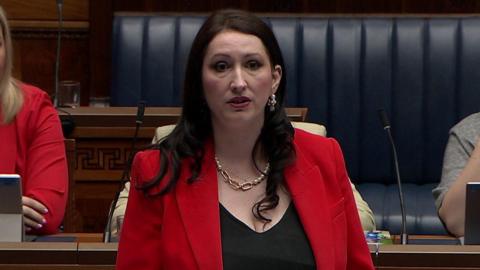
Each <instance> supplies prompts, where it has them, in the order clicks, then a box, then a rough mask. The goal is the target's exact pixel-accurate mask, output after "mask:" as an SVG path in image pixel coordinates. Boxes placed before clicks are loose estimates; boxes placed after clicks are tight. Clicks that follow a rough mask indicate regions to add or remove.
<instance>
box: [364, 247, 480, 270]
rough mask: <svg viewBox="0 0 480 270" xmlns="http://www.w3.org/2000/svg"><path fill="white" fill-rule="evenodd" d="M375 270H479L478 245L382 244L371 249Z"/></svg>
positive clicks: (479, 254)
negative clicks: (376, 248) (376, 249)
mask: <svg viewBox="0 0 480 270" xmlns="http://www.w3.org/2000/svg"><path fill="white" fill-rule="evenodd" d="M371 252H372V253H371V254H372V259H373V262H374V264H375V267H376V269H379V270H380V269H388V270H397V269H398V270H400V269H408V270H420V269H421V270H426V269H432V270H433V269H435V270H447V269H461V270H467V269H469V270H472V269H480V246H459V245H457V246H454V245H404V246H402V245H383V246H379V248H378V251H375V250H372V249H371Z"/></svg>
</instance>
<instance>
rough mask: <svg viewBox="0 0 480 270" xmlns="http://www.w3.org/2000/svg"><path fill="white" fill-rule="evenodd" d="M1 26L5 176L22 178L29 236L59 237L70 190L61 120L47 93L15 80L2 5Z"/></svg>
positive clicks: (0, 126) (0, 165)
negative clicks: (12, 74) (17, 175)
mask: <svg viewBox="0 0 480 270" xmlns="http://www.w3.org/2000/svg"><path fill="white" fill-rule="evenodd" d="M0 27H1V32H0V108H1V111H0V138H1V140H0V158H1V162H0V174H19V175H20V176H21V177H22V191H23V197H22V204H23V216H24V219H23V220H24V224H25V230H26V232H27V233H30V234H51V233H55V232H57V231H58V228H59V226H60V223H61V222H62V219H63V214H64V212H65V205H66V201H67V186H68V173H67V162H66V157H65V147H64V143H63V135H62V130H61V125H60V120H59V118H58V114H57V112H56V111H55V109H54V108H53V106H52V104H51V102H50V99H49V97H48V95H47V94H46V93H45V92H44V91H42V90H40V89H38V88H35V87H33V86H30V85H26V84H23V83H21V82H19V81H16V80H14V79H13V78H12V77H11V72H12V55H13V53H12V42H11V38H10V30H9V27H8V22H7V18H6V16H5V13H4V11H3V9H2V7H0Z"/></svg>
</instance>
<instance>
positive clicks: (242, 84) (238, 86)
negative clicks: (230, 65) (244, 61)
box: [230, 67, 247, 91]
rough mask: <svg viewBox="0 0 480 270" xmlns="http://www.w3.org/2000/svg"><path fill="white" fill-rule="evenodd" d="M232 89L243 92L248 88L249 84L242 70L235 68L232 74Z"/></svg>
mask: <svg viewBox="0 0 480 270" xmlns="http://www.w3.org/2000/svg"><path fill="white" fill-rule="evenodd" d="M230 87H231V88H232V90H234V91H243V90H245V88H246V87H247V82H246V81H245V77H244V74H243V71H242V69H241V68H239V67H237V68H235V70H234V72H233V74H232V82H231V83H230Z"/></svg>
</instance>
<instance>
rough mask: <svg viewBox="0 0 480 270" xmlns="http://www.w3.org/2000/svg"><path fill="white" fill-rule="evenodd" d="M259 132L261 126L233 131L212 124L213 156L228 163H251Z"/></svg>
mask: <svg viewBox="0 0 480 270" xmlns="http://www.w3.org/2000/svg"><path fill="white" fill-rule="evenodd" d="M260 132H261V125H257V126H256V127H255V126H252V125H250V126H249V127H245V128H235V129H233V128H226V127H224V126H218V125H215V124H214V125H213V133H214V145H215V155H216V156H217V157H219V158H220V159H222V160H225V161H228V162H229V163H234V162H241V163H243V162H245V161H247V160H248V161H251V157H252V151H253V148H254V146H255V143H256V141H257V139H258V137H259V135H260ZM258 150H260V149H258ZM242 161H243V162H242Z"/></svg>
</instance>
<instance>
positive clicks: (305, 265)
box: [220, 203, 315, 270]
mask: <svg viewBox="0 0 480 270" xmlns="http://www.w3.org/2000/svg"><path fill="white" fill-rule="evenodd" d="M220 224H221V234H222V256H223V269H224V270H237V269H242V270H244V269H249V270H257V269H262V270H263V269H278V270H283V269H285V270H311V269H315V259H314V257H313V253H312V249H311V247H310V243H309V241H308V239H307V236H306V235H305V232H304V230H303V227H302V224H301V223H300V219H299V217H298V215H297V211H296V210H295V207H294V205H293V203H290V205H289V206H288V208H287V210H286V211H285V214H284V215H283V217H282V218H281V219H280V221H279V222H278V223H277V224H275V225H274V226H273V227H272V228H270V229H269V230H267V231H266V232H263V233H258V232H256V231H254V230H252V229H251V228H249V227H248V226H247V225H246V224H244V223H243V222H241V221H240V220H238V219H237V218H236V217H235V216H233V215H232V214H231V213H230V212H228V210H227V209H225V208H224V207H223V206H222V205H221V204H220Z"/></svg>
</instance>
